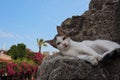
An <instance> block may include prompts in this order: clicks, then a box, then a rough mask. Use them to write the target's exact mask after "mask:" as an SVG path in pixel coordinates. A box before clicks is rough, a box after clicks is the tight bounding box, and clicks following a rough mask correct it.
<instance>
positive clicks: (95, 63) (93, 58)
mask: <svg viewBox="0 0 120 80" xmlns="http://www.w3.org/2000/svg"><path fill="white" fill-rule="evenodd" d="M90 60H91V64H92V65H98V61H97V59H96V58H95V57H90Z"/></svg>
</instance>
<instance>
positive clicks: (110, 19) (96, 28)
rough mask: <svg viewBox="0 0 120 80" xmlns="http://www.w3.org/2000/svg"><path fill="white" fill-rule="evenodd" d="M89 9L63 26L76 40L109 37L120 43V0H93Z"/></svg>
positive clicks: (68, 20)
mask: <svg viewBox="0 0 120 80" xmlns="http://www.w3.org/2000/svg"><path fill="white" fill-rule="evenodd" d="M89 5H90V7H89V10H88V11H86V12H85V13H84V14H83V15H81V16H72V18H68V19H66V20H65V21H64V22H62V24H61V27H62V29H63V30H64V32H66V33H68V34H69V36H71V38H72V39H74V40H76V41H82V40H94V39H109V40H112V41H115V42H118V43H120V36H119V34H120V0H91V2H90V4H89Z"/></svg>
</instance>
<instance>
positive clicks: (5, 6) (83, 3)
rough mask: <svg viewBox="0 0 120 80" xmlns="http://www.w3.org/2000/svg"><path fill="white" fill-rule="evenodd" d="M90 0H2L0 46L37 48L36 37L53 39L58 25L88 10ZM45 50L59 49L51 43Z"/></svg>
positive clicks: (0, 8) (0, 1) (0, 6)
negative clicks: (22, 44)
mask: <svg viewBox="0 0 120 80" xmlns="http://www.w3.org/2000/svg"><path fill="white" fill-rule="evenodd" d="M89 2H90V0H0V49H2V48H3V46H6V49H7V50H8V49H9V48H10V47H11V46H12V45H14V44H18V43H24V44H26V46H27V48H29V49H31V50H32V51H35V52H37V51H38V45H37V42H36V39H37V38H42V39H44V40H48V39H52V38H53V37H54V36H55V35H56V33H57V32H56V26H57V25H58V26H59V25H61V23H62V22H63V21H64V20H65V19H66V18H69V17H72V16H73V15H82V14H83V13H84V12H85V11H86V10H88V6H89ZM42 51H50V52H52V51H56V49H54V48H53V47H51V46H50V45H48V46H47V47H43V48H42Z"/></svg>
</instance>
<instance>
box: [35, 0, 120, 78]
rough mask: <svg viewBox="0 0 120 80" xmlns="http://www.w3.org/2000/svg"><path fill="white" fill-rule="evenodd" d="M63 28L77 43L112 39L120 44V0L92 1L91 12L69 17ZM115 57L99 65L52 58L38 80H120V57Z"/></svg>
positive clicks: (48, 58)
mask: <svg viewBox="0 0 120 80" xmlns="http://www.w3.org/2000/svg"><path fill="white" fill-rule="evenodd" d="M61 27H62V29H63V30H64V31H65V32H66V33H68V34H69V36H70V37H71V38H72V39H74V40H76V41H82V40H86V39H87V40H94V39H109V40H112V41H115V42H118V43H119V44H120V0H91V2H90V4H89V10H88V11H86V12H85V13H84V14H83V15H81V16H73V17H72V18H67V19H66V20H65V21H63V22H62V24H61ZM114 53H115V54H117V53H119V54H120V50H117V51H115V52H114ZM115 54H114V55H113V56H112V57H109V58H107V59H106V58H104V60H103V61H102V62H100V63H99V64H98V65H97V66H92V65H90V64H88V63H86V62H84V61H81V60H79V59H77V58H71V57H67V56H61V55H57V56H49V57H47V58H46V59H45V60H43V62H42V64H41V66H39V70H38V76H37V80H120V57H119V55H115ZM116 56H117V57H116Z"/></svg>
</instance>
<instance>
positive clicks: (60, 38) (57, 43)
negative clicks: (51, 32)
mask: <svg viewBox="0 0 120 80" xmlns="http://www.w3.org/2000/svg"><path fill="white" fill-rule="evenodd" d="M57 32H58V34H57V35H56V36H55V37H54V39H52V40H47V41H46V42H48V43H49V44H50V45H52V46H53V47H55V48H57V49H59V50H67V49H69V48H70V38H69V37H68V36H67V35H66V34H65V33H64V32H63V30H62V29H61V28H60V27H58V26H57Z"/></svg>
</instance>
